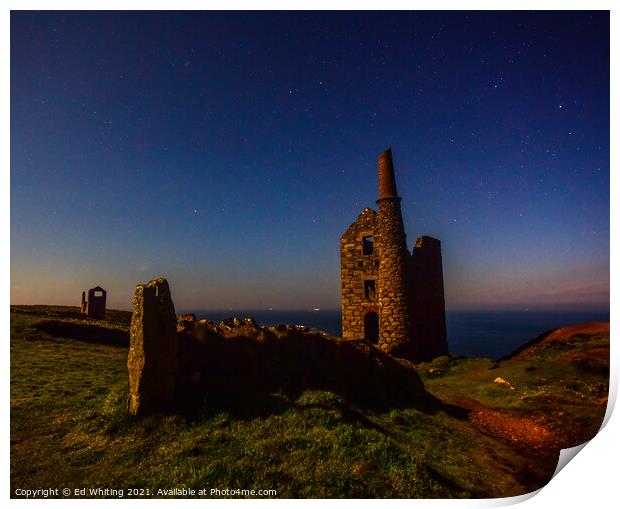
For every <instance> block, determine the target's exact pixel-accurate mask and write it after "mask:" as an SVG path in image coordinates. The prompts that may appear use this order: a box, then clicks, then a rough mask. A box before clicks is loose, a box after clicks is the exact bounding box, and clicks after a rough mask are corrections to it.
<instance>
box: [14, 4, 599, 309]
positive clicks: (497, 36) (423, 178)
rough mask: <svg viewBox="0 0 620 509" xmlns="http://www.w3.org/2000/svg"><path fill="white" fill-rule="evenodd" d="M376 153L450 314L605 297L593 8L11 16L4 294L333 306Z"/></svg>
mask: <svg viewBox="0 0 620 509" xmlns="http://www.w3.org/2000/svg"><path fill="white" fill-rule="evenodd" d="M388 146H390V147H392V151H393V155H394V164H395V168H396V177H397V184H398V190H399V194H400V195H401V196H402V199H403V200H402V206H403V215H404V220H405V228H406V230H407V234H408V243H409V247H410V248H411V246H412V244H413V242H414V241H415V238H416V237H417V236H419V235H423V234H426V235H432V236H435V237H438V238H440V239H441V241H442V248H443V257H444V277H445V286H446V304H447V306H448V308H451V309H455V308H476V309H487V308H511V309H512V308H515V309H525V308H530V309H532V308H535V309H538V308H597V307H598V308H600V307H607V306H608V303H609V15H608V13H606V12H597V13H589V12H576V13H566V12H555V13H554V12H550V13H543V12H537V13H536V12H535V13H525V12H519V13H513V12H487V13H484V12H480V13H475V12H470V13H466V12H388V13H373V12H365V13H356V12H348V13H346V12H344V13H321V12H316V13H304V12H295V13H286V12H281V13H269V12H253V13H247V12H245V13H244V12H237V13H227V12H217V13H211V12H183V13H181V12H179V13H165V12H164V13H149V12H136V13H131V12H118V13H97V12H89V13H67V12H47V13H46V12H36V13H35V12H15V11H13V12H12V14H11V301H12V303H13V304H25V303H39V304H68V305H79V299H80V295H81V291H82V290H84V289H87V288H90V287H92V286H95V285H97V284H99V285H101V286H103V287H104V288H106V289H107V290H108V292H109V293H108V306H109V307H113V308H120V309H130V306H131V297H132V295H133V288H134V287H135V285H136V284H139V283H143V282H146V281H148V280H149V279H152V278H154V277H157V276H165V277H167V278H168V280H169V281H170V283H171V288H172V292H173V299H174V301H175V305H176V307H177V309H184V308H185V309H188V308H193V309H196V308H203V309H225V308H234V309H264V308H267V307H273V308H274V309H279V308H280V309H307V308H312V307H321V308H324V309H326V308H332V309H336V308H338V307H339V302H340V280H339V274H340V269H339V264H340V260H339V237H340V235H341V233H343V232H344V231H345V230H346V228H347V227H348V226H349V225H350V224H351V223H352V222H353V221H354V220H355V218H356V217H357V215H358V213H359V212H360V211H361V210H362V209H363V208H364V207H373V208H375V209H376V204H375V200H376V199H377V194H378V191H377V157H378V155H379V153H380V152H381V151H383V150H384V149H385V148H386V147H388Z"/></svg>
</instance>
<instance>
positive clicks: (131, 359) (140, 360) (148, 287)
mask: <svg viewBox="0 0 620 509" xmlns="http://www.w3.org/2000/svg"><path fill="white" fill-rule="evenodd" d="M176 322H177V320H176V315H175V311H174V303H173V302H172V298H171V295H170V288H169V287H168V282H167V281H166V280H165V279H164V278H159V279H154V280H153V281H150V282H149V283H147V284H145V285H138V286H136V292H135V294H134V298H133V314H132V316H131V327H130V342H129V356H128V358H127V369H128V372H129V402H128V410H129V412H130V413H132V414H134V415H137V414H147V413H152V412H156V411H159V410H163V409H166V408H168V407H169V406H170V405H171V404H172V403H173V401H174V396H175V381H176V375H177V366H178V356H179V351H178V350H179V344H178V339H177V333H176Z"/></svg>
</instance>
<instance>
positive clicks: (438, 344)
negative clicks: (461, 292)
mask: <svg viewBox="0 0 620 509" xmlns="http://www.w3.org/2000/svg"><path fill="white" fill-rule="evenodd" d="M442 265H443V264H442V259H441V242H440V241H439V240H437V239H435V238H433V237H428V236H422V237H419V238H418V239H417V240H416V243H415V247H414V248H413V252H412V253H411V266H410V282H409V287H410V291H409V295H410V298H411V306H410V308H411V333H412V336H413V341H412V350H413V351H412V358H413V359H414V360H416V361H429V360H431V359H433V358H434V357H437V356H439V355H447V354H448V342H447V338H446V312H445V302H444V289H443V268H442Z"/></svg>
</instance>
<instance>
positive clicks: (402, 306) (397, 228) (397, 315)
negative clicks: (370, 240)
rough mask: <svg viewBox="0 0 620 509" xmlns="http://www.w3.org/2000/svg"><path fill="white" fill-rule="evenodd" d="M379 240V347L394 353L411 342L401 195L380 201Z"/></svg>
mask: <svg viewBox="0 0 620 509" xmlns="http://www.w3.org/2000/svg"><path fill="white" fill-rule="evenodd" d="M377 205H378V207H379V212H378V214H377V242H378V244H379V249H380V251H381V265H380V268H379V280H378V287H379V291H378V296H379V310H380V312H379V323H380V328H379V331H380V332H379V335H380V339H379V347H380V348H381V349H382V350H383V351H385V352H388V353H391V354H393V355H400V354H402V352H403V350H404V349H406V347H407V346H408V344H409V341H410V330H409V324H410V321H409V309H408V308H409V301H408V300H409V299H408V285H407V279H408V278H407V267H408V258H409V253H408V251H407V244H406V237H405V229H404V226H403V218H402V214H401V209H400V198H398V197H396V196H394V197H386V198H380V199H379V200H377Z"/></svg>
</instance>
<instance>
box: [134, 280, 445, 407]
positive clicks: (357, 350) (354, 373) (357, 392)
mask: <svg viewBox="0 0 620 509" xmlns="http://www.w3.org/2000/svg"><path fill="white" fill-rule="evenodd" d="M127 368H128V372H129V390H130V397H129V404H128V410H129V412H131V413H132V414H139V415H144V414H148V413H153V412H159V411H162V410H177V409H182V410H186V409H189V410H191V411H193V410H196V409H200V408H203V407H204V406H205V405H207V406H211V407H213V406H214V405H235V406H237V407H238V408H239V407H240V408H243V407H244V405H246V402H247V403H249V404H251V405H256V402H257V401H258V402H260V401H263V400H264V396H265V395H269V394H272V393H274V392H279V393H282V394H286V395H287V396H289V397H291V398H293V399H294V398H297V397H299V395H300V394H301V393H302V392H303V391H305V390H326V391H331V392H335V393H337V394H339V395H341V396H343V397H345V398H346V399H348V400H349V401H351V402H353V403H355V404H357V405H369V406H370V405H371V406H373V407H385V408H388V407H394V406H399V405H402V406H405V407H412V406H418V405H428V404H435V403H436V400H435V399H434V398H433V397H432V396H431V395H430V394H429V393H427V392H426V390H425V389H424V384H423V383H422V381H421V380H420V378H419V376H418V374H417V372H416V370H415V368H414V367H413V365H412V364H411V363H410V362H408V361H406V360H404V359H395V358H392V357H391V356H389V355H387V354H386V353H384V352H382V351H381V350H380V349H379V348H376V347H374V346H373V345H370V344H369V343H367V342H365V341H363V340H361V341H342V340H340V339H337V338H333V337H331V336H329V335H327V334H325V333H323V332H320V331H317V330H313V329H308V328H306V327H303V326H288V325H277V326H274V327H261V326H259V325H258V324H257V323H256V322H255V321H254V320H253V319H252V318H244V319H238V318H231V319H227V320H223V321H222V322H220V323H219V324H216V323H213V322H210V321H208V320H196V317H195V316H193V315H181V316H180V317H179V319H178V321H176V320H175V316H174V304H173V303H172V298H171V295H170V290H169V287H168V283H167V282H166V280H165V279H163V278H160V279H156V280H154V281H151V282H149V283H148V284H146V285H139V286H137V287H136V292H135V296H134V300H133V315H132V320H131V327H130V350H129V355H128V360H127Z"/></svg>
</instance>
